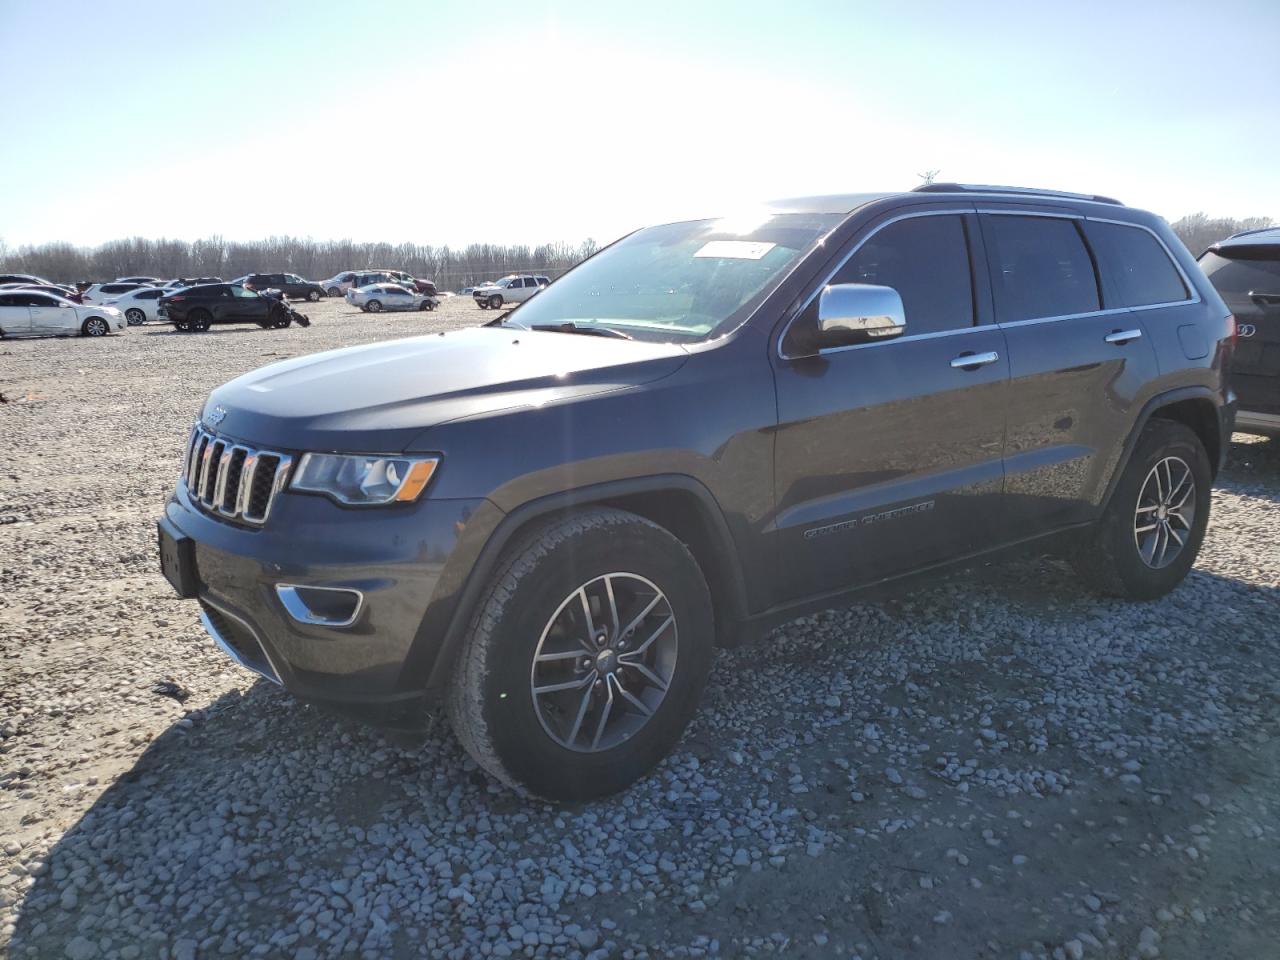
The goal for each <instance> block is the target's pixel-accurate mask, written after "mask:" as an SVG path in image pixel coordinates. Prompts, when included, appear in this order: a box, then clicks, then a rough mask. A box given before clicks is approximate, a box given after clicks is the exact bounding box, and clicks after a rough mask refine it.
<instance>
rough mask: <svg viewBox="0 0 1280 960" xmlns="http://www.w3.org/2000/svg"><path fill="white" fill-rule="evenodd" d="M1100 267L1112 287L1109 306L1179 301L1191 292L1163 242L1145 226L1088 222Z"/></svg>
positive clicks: (1090, 236) (1108, 297)
mask: <svg viewBox="0 0 1280 960" xmlns="http://www.w3.org/2000/svg"><path fill="white" fill-rule="evenodd" d="M1084 229H1085V234H1086V235H1087V236H1088V238H1089V245H1090V246H1092V247H1093V253H1094V256H1095V257H1096V258H1097V260H1098V267H1099V269H1100V270H1102V273H1103V275H1104V276H1105V277H1107V278H1108V280H1109V281H1110V283H1111V285H1112V287H1113V288H1114V289H1113V290H1111V291H1108V296H1107V299H1108V301H1111V300H1114V301H1115V302H1114V303H1112V302H1108V303H1107V306H1109V307H1145V306H1151V305H1152V304H1157V303H1177V302H1179V301H1181V300H1186V299H1187V298H1188V297H1189V296H1190V294H1189V292H1188V290H1187V286H1186V284H1185V283H1183V282H1182V275H1181V274H1180V273H1179V272H1178V268H1177V267H1176V266H1175V265H1174V263H1173V261H1172V260H1171V259H1170V258H1169V254H1168V252H1167V251H1166V250H1165V248H1164V245H1163V244H1162V243H1160V241H1159V240H1157V239H1156V238H1155V237H1154V236H1153V235H1152V234H1151V233H1149V232H1148V231H1147V230H1145V229H1143V228H1142V227H1137V226H1126V225H1124V224H1119V223H1101V222H1098V221H1093V220H1089V221H1086V222H1085V227H1084Z"/></svg>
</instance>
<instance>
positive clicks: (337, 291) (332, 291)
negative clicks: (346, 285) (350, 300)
mask: <svg viewBox="0 0 1280 960" xmlns="http://www.w3.org/2000/svg"><path fill="white" fill-rule="evenodd" d="M329 296H331V297H340V296H342V288H340V287H330V288H329Z"/></svg>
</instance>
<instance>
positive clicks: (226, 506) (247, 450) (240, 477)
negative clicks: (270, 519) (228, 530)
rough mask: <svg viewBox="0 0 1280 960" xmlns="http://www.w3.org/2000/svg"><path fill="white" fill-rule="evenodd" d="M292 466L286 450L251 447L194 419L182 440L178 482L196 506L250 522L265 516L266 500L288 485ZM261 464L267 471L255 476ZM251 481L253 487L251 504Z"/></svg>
mask: <svg viewBox="0 0 1280 960" xmlns="http://www.w3.org/2000/svg"><path fill="white" fill-rule="evenodd" d="M237 466H238V468H239V469H238V470H237ZM292 466H293V457H291V456H289V455H288V454H285V453H277V452H275V451H274V450H255V449H254V448H252V447H249V446H245V445H244V444H238V443H235V442H233V441H231V440H226V439H224V438H222V437H219V436H218V435H217V434H216V433H212V432H210V431H208V430H206V429H204V427H203V426H202V425H200V424H199V423H197V424H196V425H195V427H194V428H193V429H192V431H191V438H190V440H188V441H187V451H186V457H185V459H184V461H183V468H182V483H183V485H184V486H185V487H186V489H187V493H188V495H189V496H190V497H191V502H192V503H193V504H195V505H196V506H198V507H201V508H202V509H204V510H205V511H207V512H209V513H212V514H214V515H216V516H218V517H222V518H225V519H229V520H236V521H238V522H240V523H246V524H250V525H252V526H255V527H256V526H261V525H262V524H263V523H265V522H266V520H267V515H268V514H269V513H270V512H271V505H272V503H274V502H275V498H276V497H277V496H278V495H279V494H280V493H281V492H282V491H283V490H284V489H285V487H286V486H287V485H288V483H289V470H290V468H291V467H292ZM262 470H269V471H270V474H269V475H267V474H263V475H262V476H261V477H259V473H260V472H261V471H262ZM255 484H256V485H257V489H258V490H259V496H258V498H257V499H258V503H257V504H256V506H257V507H258V509H256V510H255V509H254V506H255V500H254V495H253V494H254V490H255Z"/></svg>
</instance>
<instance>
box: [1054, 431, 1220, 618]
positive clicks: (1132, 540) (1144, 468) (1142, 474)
mask: <svg viewBox="0 0 1280 960" xmlns="http://www.w3.org/2000/svg"><path fill="white" fill-rule="evenodd" d="M1212 483H1213V474H1212V471H1211V469H1210V466H1209V455H1208V454H1207V453H1206V452H1205V449H1204V444H1202V443H1201V442H1200V438H1199V437H1198V436H1197V435H1196V433H1195V431H1194V430H1192V429H1191V428H1190V427H1187V426H1185V425H1184V424H1181V423H1177V422H1175V421H1172V420H1152V421H1151V422H1150V423H1148V424H1147V426H1146V427H1145V428H1144V429H1143V431H1142V435H1141V436H1140V437H1139V438H1138V443H1137V445H1136V446H1135V447H1134V450H1133V454H1132V455H1131V456H1130V458H1129V462H1128V464H1126V466H1125V469H1124V473H1123V474H1122V475H1121V477H1120V480H1119V482H1118V483H1117V484H1116V488H1115V490H1114V491H1113V493H1112V495H1111V500H1110V502H1109V503H1108V504H1107V508H1106V510H1105V511H1104V512H1103V515H1102V519H1101V520H1099V521H1098V523H1097V525H1096V526H1095V527H1094V529H1093V531H1092V533H1091V534H1090V536H1089V539H1088V540H1087V541H1086V542H1085V543H1084V544H1083V545H1081V546H1080V547H1079V548H1078V549H1077V550H1076V552H1075V553H1074V555H1073V556H1072V565H1073V566H1074V567H1075V569H1076V573H1077V574H1078V575H1079V576H1080V578H1081V579H1082V580H1084V581H1085V582H1086V583H1088V584H1089V585H1090V586H1091V587H1092V588H1093V589H1095V590H1097V591H1098V592H1099V593H1104V594H1107V595H1109V596H1113V597H1123V598H1125V599H1129V600H1155V599H1157V598H1158V597H1162V596H1164V595H1165V594H1166V593H1168V592H1169V591H1171V590H1172V589H1173V588H1174V587H1176V586H1177V585H1178V584H1179V583H1181V582H1182V580H1183V578H1184V577H1186V575H1187V573H1188V571H1190V569H1191V567H1192V565H1193V564H1194V563H1195V560H1196V555H1197V554H1198V553H1199V552H1200V544H1201V543H1202V542H1203V541H1204V534H1205V529H1206V528H1207V527H1208V525H1209V503H1210V486H1211V485H1212Z"/></svg>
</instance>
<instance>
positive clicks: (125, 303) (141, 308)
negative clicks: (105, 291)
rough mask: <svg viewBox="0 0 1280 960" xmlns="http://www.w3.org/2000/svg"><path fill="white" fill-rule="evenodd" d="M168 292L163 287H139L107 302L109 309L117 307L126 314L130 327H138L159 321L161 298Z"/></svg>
mask: <svg viewBox="0 0 1280 960" xmlns="http://www.w3.org/2000/svg"><path fill="white" fill-rule="evenodd" d="M167 293H168V291H166V290H164V289H163V288H161V287H139V288H138V289H136V290H130V291H129V292H127V293H122V294H121V295H120V296H118V297H114V298H112V299H110V300H107V301H105V302H106V305H107V306H109V307H115V308H116V309H117V310H119V311H120V312H121V313H123V314H124V318H125V320H127V321H128V322H129V326H131V327H137V326H140V325H142V324H143V323H146V322H147V321H148V320H158V319H160V317H159V313H158V311H159V307H160V298H161V297H163V296H165V295H166V294H167Z"/></svg>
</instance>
